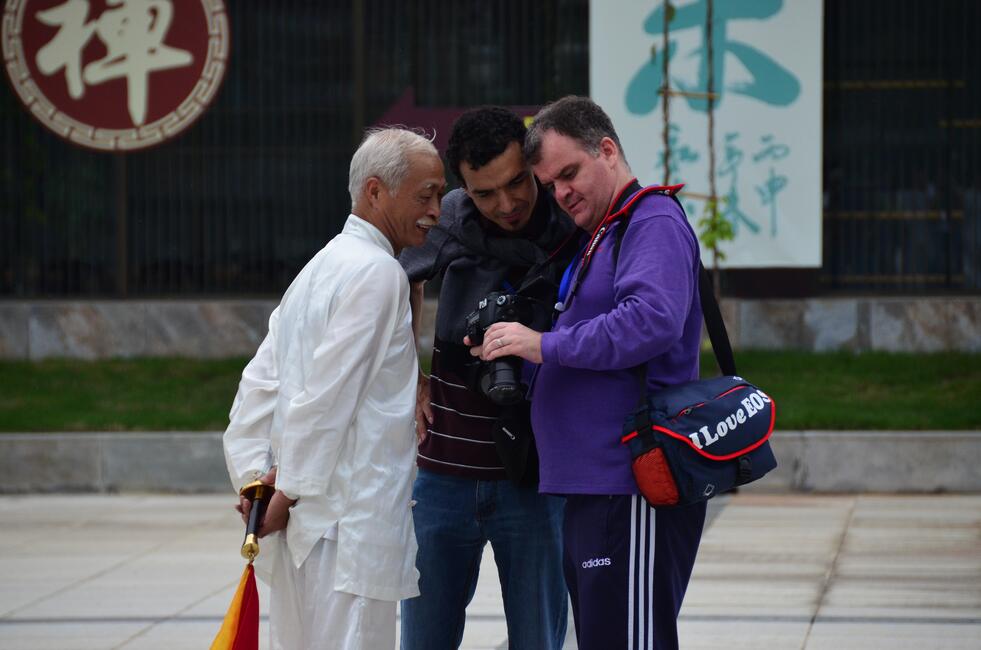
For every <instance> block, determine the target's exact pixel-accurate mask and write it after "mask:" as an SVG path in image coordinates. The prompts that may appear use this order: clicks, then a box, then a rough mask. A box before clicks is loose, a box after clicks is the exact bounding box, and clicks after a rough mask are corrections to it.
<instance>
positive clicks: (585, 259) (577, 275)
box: [555, 178, 684, 312]
mask: <svg viewBox="0 0 981 650" xmlns="http://www.w3.org/2000/svg"><path fill="white" fill-rule="evenodd" d="M683 187H684V184H681V185H652V186H650V187H644V188H640V185H639V184H638V183H637V179H636V178H632V179H630V182H629V183H627V184H626V185H625V186H624V187H623V189H621V190H620V191H619V192H617V195H616V198H615V199H614V200H613V203H612V204H611V207H610V210H609V211H608V212H607V213H606V216H605V217H603V220H602V221H600V223H599V224H598V225H597V226H596V228H595V229H594V230H593V235H592V237H590V238H589V243H588V244H587V245H586V247H585V249H584V251H583V252H582V253H580V255H578V256H577V257H578V266H576V261H575V260H574V261H573V262H572V263H571V264H570V265H569V267H568V268H567V269H566V272H565V274H563V276H562V284H561V285H560V287H559V301H558V302H557V303H555V310H556V311H558V312H563V311H565V310H566V309H568V308H569V305H570V303H572V299H573V297H574V296H575V295H576V291H577V290H578V289H579V285H580V284H581V283H582V279H583V277H584V276H585V275H586V270H587V269H588V268H589V263H590V262H591V261H592V259H593V253H595V252H596V250H597V248H599V244H600V241H602V239H603V237H604V236H605V235H606V234H607V233H608V232H609V231H610V230H611V229H612V227H613V225H614V223H615V222H616V221H617V220H618V219H622V218H623V217H625V216H628V215H630V213H631V211H632V210H633V207H634V204H635V203H637V201H639V200H640V199H642V198H643V197H645V196H647V195H648V194H653V193H657V194H666V195H668V196H671V197H674V195H675V194H677V193H678V191H679V190H681V188H683ZM638 189H639V191H637V190H638ZM631 190H634V191H636V194H634V195H633V196H632V197H631V198H630V200H629V201H627V202H626V203H625V204H624V205H623V207H621V208H619V209H616V206H618V205H620V202H621V201H622V200H623V197H624V195H625V194H627V193H628V192H630V191H631ZM574 267H575V268H576V270H575V271H573V270H572V269H573V268H574ZM570 278H571V281H570Z"/></svg>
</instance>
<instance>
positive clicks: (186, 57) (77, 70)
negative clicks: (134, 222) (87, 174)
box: [2, 0, 229, 151]
mask: <svg viewBox="0 0 981 650" xmlns="http://www.w3.org/2000/svg"><path fill="white" fill-rule="evenodd" d="M2 38H3V58H4V64H5V67H6V68H7V76H8V77H9V78H10V82H11V85H12V86H13V88H14V91H15V92H16V93H17V95H18V97H19V98H20V99H21V101H22V102H23V103H24V105H25V106H26V107H27V109H28V110H29V111H30V112H31V113H32V114H33V115H34V116H35V117H36V118H37V119H38V120H39V121H40V122H41V123H42V124H44V125H45V126H46V127H48V128H49V129H51V130H52V131H54V132H55V133H57V134H58V135H60V136H61V137H63V138H66V139H68V140H70V141H72V142H75V143H77V144H80V145H82V146H85V147H90V148H93V149H99V150H102V151H120V150H134V149H142V148H144V147H148V146H152V145H156V144H160V143H161V142H163V141H165V140H167V139H169V138H172V137H174V136H176V135H177V134H179V133H181V132H182V131H184V130H185V129H186V128H188V127H189V126H190V125H191V124H192V123H193V122H194V121H195V120H196V119H197V118H198V117H200V115H201V114H202V113H203V112H204V111H205V109H206V108H207V107H208V105H209V104H210V103H211V100H212V99H213V98H214V96H215V94H216V93H217V91H218V88H219V87H220V86H221V81H222V78H223V77H224V74H225V66H226V63H227V60H228V46H229V30H228V19H227V15H226V13H225V6H224V4H223V2H222V0H7V2H6V5H5V7H4V16H3V28H2Z"/></svg>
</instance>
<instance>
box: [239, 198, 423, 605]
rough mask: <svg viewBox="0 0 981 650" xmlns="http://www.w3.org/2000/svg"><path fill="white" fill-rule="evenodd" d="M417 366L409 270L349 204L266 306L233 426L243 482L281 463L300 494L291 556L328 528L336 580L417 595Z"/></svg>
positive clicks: (357, 590)
mask: <svg viewBox="0 0 981 650" xmlns="http://www.w3.org/2000/svg"><path fill="white" fill-rule="evenodd" d="M416 376H417V360H416V350H415V343H414V340H413V337H412V326H411V314H410V309H409V284H408V279H407V278H406V275H405V272H404V271H403V270H402V267H401V266H400V265H399V263H398V261H397V260H396V259H395V257H394V255H393V249H392V246H391V244H390V243H389V242H388V240H387V239H386V238H385V236H384V235H382V233H381V232H380V231H379V230H378V229H377V228H375V227H374V226H372V225H371V224H369V223H367V222H366V221H364V220H362V219H360V218H358V217H356V216H355V215H351V216H350V217H348V220H347V223H346V224H345V225H344V229H343V231H342V232H341V233H340V234H339V235H337V236H336V237H335V238H334V239H332V240H331V241H330V242H329V243H328V244H327V246H325V247H324V248H323V249H322V250H321V251H320V252H318V253H317V254H316V255H315V256H314V257H313V259H312V260H310V262H309V263H307V265H306V266H305V267H304V268H303V270H302V271H300V273H299V275H297V277H296V279H295V280H294V281H293V283H292V284H291V285H290V287H289V289H287V291H286V293H285V295H284V296H283V299H282V302H281V303H280V305H279V307H278V308H277V309H276V310H275V311H274V312H273V314H272V316H271V317H270V319H269V333H268V335H267V336H266V338H265V340H264V341H263V342H262V344H261V345H260V346H259V350H258V351H257V352H256V356H255V358H254V359H252V361H251V362H250V363H249V364H248V366H246V368H245V371H244V372H243V374H242V381H241V383H240V384H239V389H238V394H237V395H236V396H235V402H234V404H233V405H232V410H231V414H230V420H231V422H230V424H229V425H228V429H227V430H226V431H225V436H224V446H225V459H226V462H227V464H228V471H229V474H230V476H231V478H232V482H233V483H234V484H235V487H236V488H239V487H241V486H242V485H243V484H245V483H246V482H248V481H250V480H252V479H253V478H254V477H255V476H257V475H259V474H261V473H264V472H266V471H267V470H268V469H269V468H270V467H271V466H272V465H274V464H275V465H278V467H279V469H278V473H277V479H276V487H277V488H279V489H280V490H283V491H284V492H286V493H287V494H289V495H291V496H298V497H299V501H298V502H297V504H296V505H295V506H294V507H293V508H292V509H291V511H290V520H289V524H288V526H287V529H286V542H287V544H288V547H289V554H290V557H291V559H292V561H293V564H294V566H296V567H299V566H300V565H301V564H302V563H303V561H304V560H305V559H306V557H307V555H308V554H309V553H310V550H311V548H313V546H314V545H315V544H316V543H317V541H318V540H320V539H321V538H327V539H332V540H336V541H337V566H336V570H335V571H334V576H333V580H334V584H333V589H334V590H336V591H341V592H346V593H350V594H355V595H358V596H364V597H367V598H374V599H378V600H389V601H395V600H401V599H404V598H410V597H412V596H415V595H418V593H419V590H418V578H419V574H418V572H417V571H416V568H415V555H416V541H415V533H414V529H413V526H412V516H411V510H410V508H411V495H412V482H413V479H414V476H415V457H416V445H415V432H414V426H413V419H414V414H415V393H416ZM271 537H274V536H270V537H267V538H266V539H265V540H263V541H262V542H260V547H262V548H263V550H264V551H265V550H266V549H265V547H263V544H266V545H268V544H269V543H270V541H271V540H270V538H271ZM263 555H267V554H266V553H262V552H260V559H261V558H262V557H263Z"/></svg>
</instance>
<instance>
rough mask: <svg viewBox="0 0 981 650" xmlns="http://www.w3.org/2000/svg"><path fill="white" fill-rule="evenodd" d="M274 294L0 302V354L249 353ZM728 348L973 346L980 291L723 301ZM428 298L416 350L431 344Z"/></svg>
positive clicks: (977, 347)
mask: <svg viewBox="0 0 981 650" xmlns="http://www.w3.org/2000/svg"><path fill="white" fill-rule="evenodd" d="M275 306H276V302H275V301H273V300H200V301H191V300H173V301H169V300H159V301H135V300H134V301H38V302H21V301H3V302H0V359H45V358H51V357H72V358H81V359H99V358H107V357H143V356H164V357H166V356H179V357H211V358H217V357H229V356H248V355H251V354H252V353H253V352H255V349H256V348H257V347H258V345H259V343H260V342H261V341H262V338H263V336H265V333H266V323H267V321H268V318H269V314H270V313H271V312H272V310H273V308H274V307H275ZM722 311H723V314H724V316H725V319H726V323H727V325H728V329H729V335H730V338H731V339H732V343H733V346H734V347H736V348H759V349H797V350H817V351H827V350H851V351H862V350H887V351H916V352H934V351H939V350H964V351H972V352H979V351H981V297H952V298H938V297H932V298H812V299H794V300H743V299H729V300H725V301H724V304H723V305H722ZM434 313H435V304H434V303H433V302H432V301H427V303H426V310H425V313H424V314H423V325H422V330H423V332H422V335H421V337H420V338H421V339H422V341H421V342H422V346H423V349H429V348H430V347H431V346H432V330H433V322H434Z"/></svg>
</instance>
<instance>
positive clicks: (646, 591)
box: [627, 495, 656, 650]
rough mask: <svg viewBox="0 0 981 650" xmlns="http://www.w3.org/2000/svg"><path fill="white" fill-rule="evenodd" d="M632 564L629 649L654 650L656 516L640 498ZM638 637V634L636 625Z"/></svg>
mask: <svg viewBox="0 0 981 650" xmlns="http://www.w3.org/2000/svg"><path fill="white" fill-rule="evenodd" d="M630 512H631V517H630V563H629V573H628V575H629V579H628V583H629V584H628V585H627V588H628V589H629V591H628V592H627V608H628V609H627V647H628V648H630V650H653V648H654V551H655V544H654V540H655V536H654V533H655V520H656V513H655V511H654V509H653V508H651V507H650V506H648V505H647V502H646V501H644V498H643V497H641V496H638V495H634V496H633V497H631V502H630ZM635 621H636V623H637V629H636V632H637V634H636V635H635V634H634V631H635V630H634V622H635Z"/></svg>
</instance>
